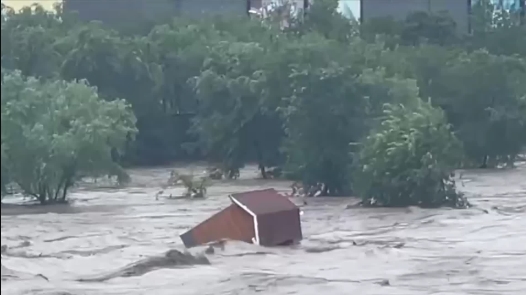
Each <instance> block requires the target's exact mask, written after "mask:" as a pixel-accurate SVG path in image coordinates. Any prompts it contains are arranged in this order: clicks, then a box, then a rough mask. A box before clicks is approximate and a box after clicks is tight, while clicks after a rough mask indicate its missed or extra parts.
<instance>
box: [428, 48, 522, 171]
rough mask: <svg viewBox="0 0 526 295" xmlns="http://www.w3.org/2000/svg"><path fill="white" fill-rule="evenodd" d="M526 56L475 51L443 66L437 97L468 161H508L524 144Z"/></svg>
mask: <svg viewBox="0 0 526 295" xmlns="http://www.w3.org/2000/svg"><path fill="white" fill-rule="evenodd" d="M524 81H526V60H525V59H522V58H516V57H508V56H497V55H492V54H489V53H488V52H487V51H484V50H478V51H475V52H473V53H464V54H461V55H459V56H458V57H457V58H456V59H453V60H451V61H449V62H448V63H447V64H446V65H445V67H444V68H443V69H442V77H441V82H440V84H439V85H440V88H437V89H436V92H435V97H437V101H438V100H439V101H440V104H441V105H442V106H443V108H444V109H445V110H446V111H447V115H448V119H449V121H450V122H451V123H452V124H453V126H454V128H455V130H456V131H457V134H458V137H459V138H460V139H461V140H462V142H463V144H464V147H465V149H466V153H467V155H468V156H469V158H470V160H472V161H475V163H482V164H483V166H488V165H489V166H493V167H494V166H495V165H497V164H499V163H508V164H512V163H513V161H514V160H515V157H516V155H517V154H518V153H520V152H521V150H522V148H523V147H524V146H525V145H526V104H525V102H526V101H525V98H524V97H526V87H525V84H524Z"/></svg>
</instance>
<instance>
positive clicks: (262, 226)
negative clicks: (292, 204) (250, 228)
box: [258, 208, 303, 246]
mask: <svg viewBox="0 0 526 295" xmlns="http://www.w3.org/2000/svg"><path fill="white" fill-rule="evenodd" d="M258 232H259V244H260V245H262V246H278V245H285V244H292V243H296V242H299V241H301V240H302V239H303V234H302V231H301V220H300V210H299V208H296V209H295V210H289V211H281V212H275V213H269V214H265V215H261V216H258Z"/></svg>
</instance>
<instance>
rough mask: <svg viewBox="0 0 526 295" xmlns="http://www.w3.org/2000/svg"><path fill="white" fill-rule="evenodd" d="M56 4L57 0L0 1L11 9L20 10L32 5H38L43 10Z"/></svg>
mask: <svg viewBox="0 0 526 295" xmlns="http://www.w3.org/2000/svg"><path fill="white" fill-rule="evenodd" d="M55 2H58V1H57V0H2V3H3V4H5V5H7V6H10V7H12V8H13V9H15V10H16V9H20V8H22V7H24V6H28V5H31V4H33V3H38V4H40V5H42V6H44V8H49V9H51V8H53V3H55Z"/></svg>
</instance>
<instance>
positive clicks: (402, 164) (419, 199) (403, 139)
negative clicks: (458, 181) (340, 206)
mask: <svg viewBox="0 0 526 295" xmlns="http://www.w3.org/2000/svg"><path fill="white" fill-rule="evenodd" d="M384 113H385V118H384V119H383V120H382V122H381V124H380V125H379V126H378V127H377V128H375V129H373V131H372V132H371V134H370V135H369V136H368V137H367V138H366V139H365V141H364V143H363V148H362V150H361V151H360V153H359V165H358V167H359V169H358V171H357V175H356V176H355V183H356V185H357V189H358V192H359V193H360V195H361V196H362V198H363V201H364V204H366V205H375V206H390V207H405V206H422V207H439V206H451V207H464V206H467V203H466V201H465V199H464V198H463V197H462V195H461V194H459V193H458V192H457V191H456V188H455V183H454V180H453V172H454V169H455V167H456V165H457V164H458V162H459V161H460V159H461V158H462V154H461V153H462V149H461V145H460V143H459V141H458V140H457V139H456V138H455V136H454V135H453V134H452V133H451V130H450V126H449V124H447V122H446V120H445V117H444V114H443V112H442V111H441V110H439V109H435V108H433V107H432V106H431V105H430V104H428V103H424V102H422V103H421V104H420V105H419V106H417V107H416V108H410V107H407V108H406V107H404V106H403V105H390V104H387V105H386V107H385V111H384Z"/></svg>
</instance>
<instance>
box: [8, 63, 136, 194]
mask: <svg viewBox="0 0 526 295" xmlns="http://www.w3.org/2000/svg"><path fill="white" fill-rule="evenodd" d="M1 106H2V125H1V126H2V127H1V128H2V147H3V148H4V150H3V151H4V153H5V154H4V157H3V158H2V165H3V167H5V168H6V170H7V175H9V177H10V178H11V181H13V182H14V183H16V184H17V185H18V186H19V187H20V188H21V189H22V191H23V192H24V194H26V195H28V196H31V197H34V198H35V199H37V200H38V201H40V203H42V204H46V203H53V202H63V201H65V200H66V197H67V193H68V190H69V189H70V188H71V187H72V186H73V185H74V184H75V182H76V181H77V180H78V179H79V178H80V177H83V176H101V175H110V176H111V175H116V176H117V177H118V180H119V181H126V180H127V174H126V173H125V172H124V171H123V170H122V169H121V168H120V166H119V165H118V164H117V163H116V162H115V160H116V159H115V156H116V155H119V154H120V153H122V152H123V151H124V148H125V146H126V144H127V142H128V141H129V140H131V139H133V137H134V135H135V133H136V129H135V117H134V116H133V114H132V113H131V112H130V110H129V106H128V105H127V104H126V103H125V102H124V101H123V100H113V101H112V102H106V101H103V100H101V99H100V98H99V97H98V95H97V93H96V89H95V88H90V87H88V86H87V85H86V83H85V82H84V81H81V82H65V81H53V82H41V81H39V80H37V79H35V78H25V77H23V76H22V75H21V73H20V72H18V71H16V72H11V73H7V74H5V75H3V77H2V103H1Z"/></svg>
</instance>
